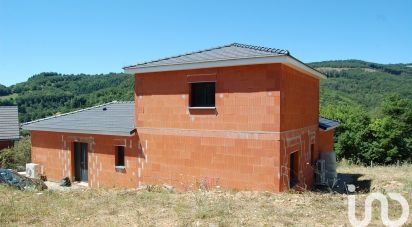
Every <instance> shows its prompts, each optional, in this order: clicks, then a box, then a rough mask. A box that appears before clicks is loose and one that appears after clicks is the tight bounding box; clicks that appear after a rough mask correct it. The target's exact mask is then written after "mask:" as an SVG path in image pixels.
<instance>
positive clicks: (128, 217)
mask: <svg viewBox="0 0 412 227" xmlns="http://www.w3.org/2000/svg"><path fill="white" fill-rule="evenodd" d="M338 172H339V173H340V174H339V177H340V178H341V179H345V180H346V181H348V182H345V183H353V184H355V185H356V186H357V191H358V194H357V196H358V197H357V199H358V201H357V206H358V209H357V210H358V211H359V214H358V218H359V217H363V201H364V199H365V197H366V196H367V193H368V192H382V193H387V192H398V193H400V194H401V195H403V196H404V197H405V198H406V199H407V200H408V202H409V204H410V207H411V210H412V206H411V205H412V166H411V165H404V166H400V167H396V166H393V167H373V168H366V167H359V166H340V167H339V168H338ZM349 181H351V182H349ZM342 185H343V184H342ZM325 191H326V192H325ZM325 191H324V192H319V191H306V192H302V193H297V192H286V193H269V192H250V191H229V190H213V191H190V192H168V191H166V190H163V189H161V188H159V187H150V188H149V189H146V190H130V189H90V188H87V187H79V188H77V189H76V190H46V191H42V192H38V191H18V190H15V189H14V188H11V187H8V186H4V185H0V195H1V200H0V226H26V225H38V226H44V225H46V226H67V225H70V226H91V225H93V226H123V225H132V226H351V225H350V223H349V221H348V218H347V195H346V194H345V192H344V191H345V190H343V191H342V190H341V191H340V192H327V190H325ZM389 204H390V206H391V208H392V209H390V211H389V214H390V216H391V218H393V219H394V218H396V217H399V215H400V205H399V204H396V203H394V202H390V203H389ZM378 208H379V205H378V203H376V204H375V203H374V215H373V222H372V224H371V226H382V223H381V221H380V217H379V215H378V214H379V209H378ZM406 225H407V226H412V215H410V216H409V220H408V223H407V224H406Z"/></svg>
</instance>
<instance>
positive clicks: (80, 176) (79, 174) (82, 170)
mask: <svg viewBox="0 0 412 227" xmlns="http://www.w3.org/2000/svg"><path fill="white" fill-rule="evenodd" d="M87 147H88V144H87V143H78V142H75V143H74V178H75V179H74V180H75V181H83V182H87V180H88V177H87V176H88V158H87V156H88V152H87Z"/></svg>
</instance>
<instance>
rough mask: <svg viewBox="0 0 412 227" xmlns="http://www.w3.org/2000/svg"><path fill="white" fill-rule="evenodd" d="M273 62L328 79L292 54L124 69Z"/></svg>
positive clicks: (146, 70) (140, 70)
mask: <svg viewBox="0 0 412 227" xmlns="http://www.w3.org/2000/svg"><path fill="white" fill-rule="evenodd" d="M271 63H283V64H287V65H289V66H291V67H293V68H295V69H297V70H299V71H302V72H306V73H308V74H310V75H313V76H314V77H316V78H318V79H326V76H325V75H324V74H323V73H321V72H319V71H317V70H315V69H313V68H312V67H310V66H308V65H306V64H304V63H302V62H301V61H299V60H297V59H296V58H294V57H292V56H290V55H280V56H264V57H253V58H238V59H227V60H216V61H204V62H190V63H184V64H173V65H158V66H131V67H130V66H129V67H125V68H123V69H124V72H125V73H127V74H132V75H134V74H137V73H150V72H166V71H177V70H190V69H202V68H217V67H228V66H241V65H257V64H271Z"/></svg>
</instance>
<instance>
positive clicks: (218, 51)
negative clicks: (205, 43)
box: [123, 43, 289, 69]
mask: <svg viewBox="0 0 412 227" xmlns="http://www.w3.org/2000/svg"><path fill="white" fill-rule="evenodd" d="M282 55H289V51H287V50H281V49H274V48H267V47H259V46H252V45H245V44H240V43H232V44H229V45H225V46H219V47H215V48H210V49H205V50H201V51H196V52H191V53H186V54H182V55H177V56H172V57H168V58H162V59H159V60H155V61H148V62H143V63H139V64H136V65H131V66H126V67H124V68H123V69H128V68H139V67H152V66H161V65H178V64H188V63H197V62H208V61H221V60H230V59H242V58H255V57H269V56H282Z"/></svg>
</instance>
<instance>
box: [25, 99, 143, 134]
mask: <svg viewBox="0 0 412 227" xmlns="http://www.w3.org/2000/svg"><path fill="white" fill-rule="evenodd" d="M134 117H135V116H134V102H117V101H114V102H110V103H106V104H102V105H98V106H93V107H90V108H86V109H82V110H78V111H74V112H69V113H65V114H61V115H56V116H52V117H47V118H43V119H39V120H35V121H31V122H27V123H24V124H23V129H26V130H30V131H50V132H70V133H86V134H101V135H117V136H129V135H130V134H131V131H133V130H134V128H135V125H134Z"/></svg>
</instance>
